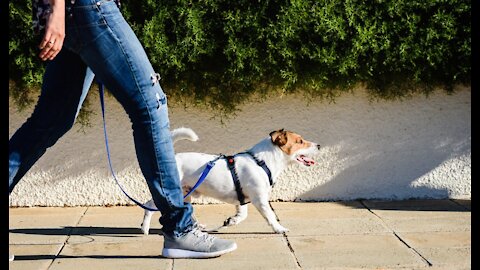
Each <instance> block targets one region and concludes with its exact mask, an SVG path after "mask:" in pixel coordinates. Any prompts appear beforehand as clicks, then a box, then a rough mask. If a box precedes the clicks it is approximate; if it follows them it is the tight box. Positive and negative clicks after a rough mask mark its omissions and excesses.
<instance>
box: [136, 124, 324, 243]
mask: <svg viewBox="0 0 480 270" xmlns="http://www.w3.org/2000/svg"><path fill="white" fill-rule="evenodd" d="M171 136H172V141H173V143H176V142H178V141H180V140H185V139H186V140H190V141H197V140H198V136H197V134H195V132H194V131H193V130H192V129H190V128H185V127H182V128H178V129H175V130H172V132H171ZM319 150H320V145H319V144H317V143H313V142H310V141H307V140H305V139H303V138H302V136H300V135H299V134H296V133H294V132H292V131H286V130H284V129H280V130H275V131H272V132H270V134H269V136H268V137H266V138H264V139H262V140H260V141H259V142H258V143H257V144H256V145H254V146H253V147H252V148H250V149H249V150H248V151H246V152H242V153H238V154H236V155H235V156H233V157H232V156H231V157H228V159H227V158H221V157H220V158H219V156H218V155H211V154H206V153H195V152H185V153H177V154H176V155H175V159H176V162H177V168H178V173H179V175H180V181H181V185H182V189H183V192H184V194H186V193H187V192H189V191H190V190H191V189H192V187H193V186H194V185H195V184H196V183H197V181H198V180H199V177H200V175H201V174H202V172H203V171H204V169H205V167H206V165H207V163H208V162H210V161H212V160H215V159H217V160H216V163H215V165H214V166H213V167H212V168H211V170H210V172H209V173H208V175H207V176H206V178H205V180H204V181H203V183H202V184H201V185H199V186H198V188H197V189H195V190H194V191H193V192H192V194H191V196H195V197H197V196H199V195H204V196H209V197H212V198H215V199H218V200H220V201H223V202H225V203H229V204H233V205H235V206H236V214H235V215H234V216H231V217H229V218H227V219H226V220H225V221H224V223H223V225H224V226H225V227H228V226H233V225H237V224H239V223H240V222H242V221H243V220H245V219H246V218H247V215H248V208H247V205H246V204H245V203H248V202H251V203H252V204H253V205H254V206H255V207H256V209H257V210H258V211H259V212H260V213H261V214H262V216H263V217H264V218H265V219H266V221H267V222H268V224H269V225H270V226H271V227H272V229H273V231H275V232H276V233H284V232H287V231H288V229H287V228H285V227H283V226H282V225H280V223H279V222H278V221H277V219H276V216H275V213H274V212H273V210H272V208H271V206H270V203H269V197H270V192H271V189H272V187H273V184H275V181H276V179H277V178H278V176H279V175H280V174H281V173H282V171H283V170H285V168H287V167H288V166H289V165H291V164H294V163H299V164H301V165H303V166H307V167H309V166H312V165H314V164H315V161H314V160H313V159H312V158H310V157H308V156H313V155H315V154H317V153H318V152H319ZM230 159H233V160H234V161H233V160H230ZM231 161H232V162H234V167H235V174H236V175H235V176H237V182H238V183H239V184H238V186H239V187H240V191H239V189H238V187H237V188H236V184H235V181H234V180H232V178H234V177H235V176H234V173H232V171H230V169H229V162H231ZM191 196H188V197H187V198H186V199H185V201H188V202H190V201H191V199H190V197H191ZM145 205H146V206H148V207H150V208H154V207H155V203H154V202H153V200H149V201H148V202H146V203H145ZM152 215H153V212H152V211H149V210H145V213H144V217H143V222H142V224H141V229H142V231H143V233H144V234H145V235H148V233H149V229H150V221H151V218H152Z"/></svg>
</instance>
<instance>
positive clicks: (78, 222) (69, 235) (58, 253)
mask: <svg viewBox="0 0 480 270" xmlns="http://www.w3.org/2000/svg"><path fill="white" fill-rule="evenodd" d="M88 208H89V207H86V209H85V211H83V213H82V215H81V216H80V218H79V219H78V221H77V223H76V224H75V226H73V227H71V228H70V229H69V230H68V236H67V238H66V239H65V241H63V244H62V247H61V248H60V250H59V251H58V252H57V254H55V257H54V258H53V260H52V262H51V263H50V264H49V265H48V267H47V269H50V267H51V266H52V265H53V263H54V262H55V260H56V259H57V257H58V256H59V255H60V253H62V251H63V249H64V248H65V245H66V244H67V242H68V240H69V239H70V237H71V236H72V231H73V229H74V228H75V227H77V226H78V224H80V221H81V220H82V218H83V217H84V216H85V213H87V211H88Z"/></svg>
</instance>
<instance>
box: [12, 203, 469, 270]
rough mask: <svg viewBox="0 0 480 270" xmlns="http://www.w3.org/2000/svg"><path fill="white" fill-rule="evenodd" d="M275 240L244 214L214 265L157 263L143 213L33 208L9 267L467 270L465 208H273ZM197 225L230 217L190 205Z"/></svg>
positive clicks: (21, 218) (18, 223)
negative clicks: (230, 246) (277, 226)
mask: <svg viewBox="0 0 480 270" xmlns="http://www.w3.org/2000/svg"><path fill="white" fill-rule="evenodd" d="M271 205H272V208H273V210H274V212H275V214H276V215H277V218H278V220H279V222H280V223H281V224H282V225H283V226H285V227H287V228H289V229H290V231H289V232H287V233H285V234H276V233H274V232H273V230H272V229H271V227H270V226H269V225H268V224H267V222H266V221H265V219H264V218H263V217H262V216H261V214H260V213H259V212H258V211H257V210H256V209H255V207H254V206H253V205H251V204H249V205H248V210H249V214H248V217H247V219H246V220H244V221H243V222H242V223H240V224H238V225H236V226H232V227H228V228H222V229H221V230H220V231H218V232H215V233H212V234H213V235H215V236H217V237H220V238H225V239H233V240H235V241H236V243H237V245H238V249H237V250H236V251H234V252H232V253H228V254H225V255H222V256H220V257H218V258H212V259H203V260H202V259H200V260H195V259H168V258H163V257H162V256H161V251H162V248H163V237H162V235H161V230H160V229H161V225H160V224H159V223H158V218H159V217H160V213H158V212H156V213H155V214H154V216H153V218H152V223H151V230H150V234H149V235H144V234H143V233H142V232H141V230H140V224H141V223H142V221H143V209H141V208H140V207H137V206H114V207H32V208H11V209H10V219H9V225H10V231H9V252H10V253H12V254H15V255H16V259H15V261H13V262H9V269H15V270H27V269H28V270H31V269H33V270H37V269H39V270H52V269H53V270H70V269H72V270H78V269H102V270H110V269H115V270H123V269H126V270H129V269H142V270H145V269H147V270H148V269H168V270H174V269H216V268H219V269H220V268H221V269H222V270H228V269H242V270H243V269H272V270H273V269H275V270H276V269H294V270H297V269H300V270H302V269H328V270H333V269H372V270H373V269H376V270H379V269H392V270H400V269H401V270H406V269H409V270H410V269H418V270H447V269H448V270H466V269H471V268H472V267H471V255H472V252H471V244H472V241H471V210H470V209H471V202H469V201H468V200H407V201H375V200H361V201H345V202H341V201H340V202H308V203H307V202H272V203H271ZM193 207H194V214H195V216H196V217H197V219H198V221H199V222H200V223H202V224H205V225H206V226H207V228H214V227H217V226H219V225H221V224H222V223H223V221H224V220H225V219H226V218H228V217H229V216H232V215H234V214H235V207H234V206H233V205H228V204H211V205H193Z"/></svg>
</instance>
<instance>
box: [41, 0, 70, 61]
mask: <svg viewBox="0 0 480 270" xmlns="http://www.w3.org/2000/svg"><path fill="white" fill-rule="evenodd" d="M50 3H51V8H52V12H51V13H50V15H49V17H48V19H47V24H46V26H45V34H44V36H43V39H42V41H41V42H40V45H39V46H38V48H39V49H40V53H39V55H38V56H39V57H40V59H42V60H43V61H46V60H53V58H55V56H57V54H58V53H59V52H60V50H61V49H62V46H63V40H64V39H65V1H63V0H58V1H55V0H51V1H50Z"/></svg>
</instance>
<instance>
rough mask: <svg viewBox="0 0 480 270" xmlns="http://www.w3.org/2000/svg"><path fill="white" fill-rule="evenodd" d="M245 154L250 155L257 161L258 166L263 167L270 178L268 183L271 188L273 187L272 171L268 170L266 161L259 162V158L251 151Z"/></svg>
mask: <svg viewBox="0 0 480 270" xmlns="http://www.w3.org/2000/svg"><path fill="white" fill-rule="evenodd" d="M243 153H245V154H248V155H250V156H251V157H252V158H253V160H255V162H256V163H257V165H258V166H260V167H262V169H263V170H264V171H265V173H266V174H267V176H268V181H269V182H270V186H272V187H273V179H272V172H271V171H270V169H269V168H268V166H267V164H265V161H263V160H259V159H258V158H257V157H255V155H254V154H253V153H252V152H250V151H246V152H243Z"/></svg>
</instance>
